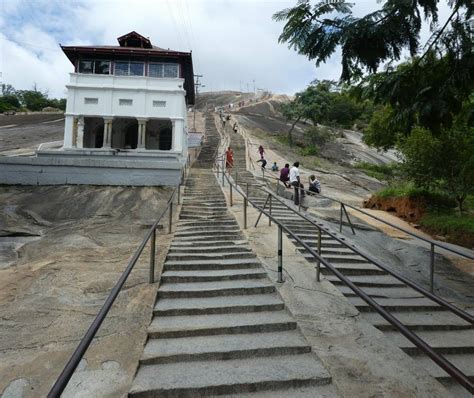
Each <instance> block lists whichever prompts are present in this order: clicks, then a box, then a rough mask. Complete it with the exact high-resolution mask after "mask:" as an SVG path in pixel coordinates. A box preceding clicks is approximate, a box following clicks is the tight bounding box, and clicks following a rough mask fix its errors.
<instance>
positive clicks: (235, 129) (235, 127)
mask: <svg viewBox="0 0 474 398" xmlns="http://www.w3.org/2000/svg"><path fill="white" fill-rule="evenodd" d="M232 129H233V130H234V133H236V132H237V122H235V123H234V127H232Z"/></svg>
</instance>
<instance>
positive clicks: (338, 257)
mask: <svg viewBox="0 0 474 398" xmlns="http://www.w3.org/2000/svg"><path fill="white" fill-rule="evenodd" d="M299 251H300V252H301V253H303V257H304V258H305V259H306V260H307V261H310V262H313V261H317V259H316V257H314V256H313V255H312V254H311V253H307V252H306V250H305V249H299ZM323 258H324V259H326V260H327V261H329V262H330V263H331V264H333V263H350V264H367V265H370V263H368V262H367V260H366V259H364V258H362V257H360V256H357V255H350V254H330V253H323ZM369 268H371V267H369Z"/></svg>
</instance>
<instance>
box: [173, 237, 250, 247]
mask: <svg viewBox="0 0 474 398" xmlns="http://www.w3.org/2000/svg"><path fill="white" fill-rule="evenodd" d="M221 245H228V246H235V247H245V248H247V247H248V242H247V241H246V240H243V239H236V240H229V239H227V240H219V239H212V240H210V239H206V240H188V239H175V240H173V242H172V243H171V246H170V247H171V248H178V247H179V248H186V247H189V248H193V247H195V246H196V247H199V248H200V247H205V246H208V247H209V248H212V247H218V246H221Z"/></svg>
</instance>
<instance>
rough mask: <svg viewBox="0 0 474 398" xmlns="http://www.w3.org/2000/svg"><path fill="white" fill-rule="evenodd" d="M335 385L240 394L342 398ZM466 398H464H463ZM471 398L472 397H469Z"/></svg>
mask: <svg viewBox="0 0 474 398" xmlns="http://www.w3.org/2000/svg"><path fill="white" fill-rule="evenodd" d="M340 396H341V395H340V393H339V392H338V391H337V389H336V387H335V386H334V384H327V385H324V386H320V385H317V386H306V387H293V388H289V389H281V390H268V391H257V392H249V393H239V398H289V397H291V398H340ZM455 396H456V395H455ZM219 397H220V398H235V395H234V394H230V395H228V394H225V395H219ZM462 398H464V397H462ZM469 398H470V397H469Z"/></svg>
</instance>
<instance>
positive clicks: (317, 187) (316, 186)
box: [309, 174, 321, 193]
mask: <svg viewBox="0 0 474 398" xmlns="http://www.w3.org/2000/svg"><path fill="white" fill-rule="evenodd" d="M309 190H310V192H314V193H321V183H320V182H319V180H318V179H317V178H316V176H315V175H314V174H311V175H310V176H309Z"/></svg>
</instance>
